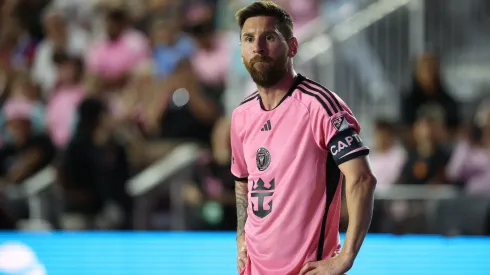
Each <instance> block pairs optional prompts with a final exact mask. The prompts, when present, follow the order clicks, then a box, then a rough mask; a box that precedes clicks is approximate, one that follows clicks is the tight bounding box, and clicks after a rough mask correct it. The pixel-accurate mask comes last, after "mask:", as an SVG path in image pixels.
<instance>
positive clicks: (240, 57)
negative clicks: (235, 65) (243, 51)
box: [240, 56, 245, 64]
mask: <svg viewBox="0 0 490 275" xmlns="http://www.w3.org/2000/svg"><path fill="white" fill-rule="evenodd" d="M240 59H241V60H242V63H243V64H245V61H243V56H241V57H240Z"/></svg>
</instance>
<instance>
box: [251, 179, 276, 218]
mask: <svg viewBox="0 0 490 275" xmlns="http://www.w3.org/2000/svg"><path fill="white" fill-rule="evenodd" d="M275 188H276V184H275V181H274V179H272V180H271V181H270V182H269V184H266V183H265V182H264V181H263V180H262V179H261V178H259V179H258V180H257V182H255V181H254V182H253V185H252V192H251V194H250V196H251V197H252V198H257V204H255V203H254V201H255V199H253V200H252V201H251V203H252V211H253V213H254V215H255V216H257V217H259V218H264V217H265V216H267V215H269V214H270V213H271V212H272V200H270V201H269V203H268V204H267V205H268V208H267V209H265V205H264V202H265V198H267V197H272V195H274V192H273V191H274V190H275Z"/></svg>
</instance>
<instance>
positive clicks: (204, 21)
mask: <svg viewBox="0 0 490 275" xmlns="http://www.w3.org/2000/svg"><path fill="white" fill-rule="evenodd" d="M187 14H188V16H186V18H187V22H186V28H187V30H188V31H189V33H191V35H192V36H193V38H194V41H195V42H196V46H197V50H196V52H195V54H194V56H193V57H192V59H191V62H192V66H193V69H194V71H195V72H196V75H197V77H198V80H199V82H200V84H201V86H202V89H203V91H204V93H205V94H206V95H208V96H212V97H214V98H216V99H217V100H220V99H221V97H222V95H223V93H224V89H225V84H226V79H227V76H228V73H229V71H230V65H231V64H230V63H231V54H232V47H231V45H230V37H228V36H227V35H226V34H224V33H220V32H218V30H216V26H215V18H214V9H213V5H210V4H207V5H206V4H195V5H194V6H192V7H191V8H189V10H188V12H187Z"/></svg>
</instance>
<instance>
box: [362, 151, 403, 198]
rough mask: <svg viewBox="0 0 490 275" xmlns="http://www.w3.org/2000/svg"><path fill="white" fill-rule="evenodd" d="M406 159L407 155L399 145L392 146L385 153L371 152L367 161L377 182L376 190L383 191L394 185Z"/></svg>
mask: <svg viewBox="0 0 490 275" xmlns="http://www.w3.org/2000/svg"><path fill="white" fill-rule="evenodd" d="M406 158H407V153H406V152H405V149H404V148H403V147H402V146H400V145H394V146H393V147H391V148H390V149H389V150H388V151H386V152H376V151H373V152H371V154H370V157H369V161H370V162H371V168H372V169H373V172H374V174H375V175H376V179H377V181H378V183H377V185H376V188H378V189H385V188H389V187H390V186H392V185H393V184H395V183H396V181H397V180H398V179H399V177H400V175H401V173H402V169H403V165H404V164H405V160H406Z"/></svg>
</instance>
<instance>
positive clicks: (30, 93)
mask: <svg viewBox="0 0 490 275" xmlns="http://www.w3.org/2000/svg"><path fill="white" fill-rule="evenodd" d="M10 82H11V83H10V85H9V86H10V87H8V89H7V90H6V91H5V94H4V96H5V105H9V102H19V101H20V102H27V103H28V104H30V106H31V108H32V110H31V111H30V113H29V114H30V125H31V129H32V132H33V133H34V134H40V133H43V132H44V129H45V117H44V115H45V107H44V104H43V102H42V100H41V97H40V93H39V89H38V88H37V87H36V86H35V85H34V83H32V82H31V80H30V78H29V74H28V73H27V72H26V71H17V72H12V73H11V81H10ZM5 119H6V118H5V113H0V123H2V122H4V121H5ZM7 130H8V129H1V130H0V136H1V138H2V139H3V140H4V141H7V142H8V141H9V140H10V137H9V134H8V132H7Z"/></svg>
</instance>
